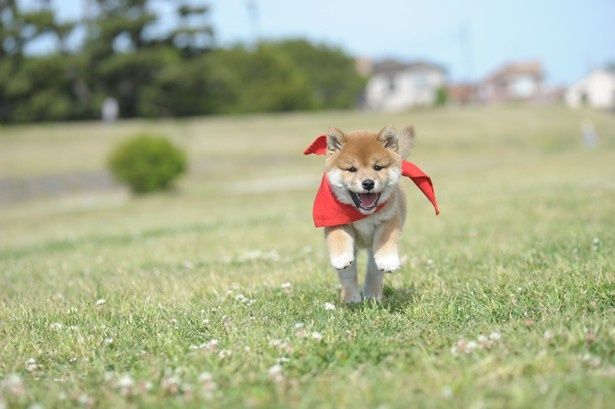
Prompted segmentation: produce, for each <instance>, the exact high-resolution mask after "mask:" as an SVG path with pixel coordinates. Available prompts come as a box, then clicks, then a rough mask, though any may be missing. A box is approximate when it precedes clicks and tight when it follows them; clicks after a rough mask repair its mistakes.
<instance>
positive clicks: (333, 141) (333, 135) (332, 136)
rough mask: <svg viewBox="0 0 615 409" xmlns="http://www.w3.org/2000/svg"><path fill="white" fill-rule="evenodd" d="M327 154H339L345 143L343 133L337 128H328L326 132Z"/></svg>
mask: <svg viewBox="0 0 615 409" xmlns="http://www.w3.org/2000/svg"><path fill="white" fill-rule="evenodd" d="M326 135H327V153H328V154H332V153H335V152H339V151H340V150H341V149H342V146H344V144H345V143H346V136H345V135H344V132H342V131H340V130H339V129H337V128H329V129H328V130H327V134H326Z"/></svg>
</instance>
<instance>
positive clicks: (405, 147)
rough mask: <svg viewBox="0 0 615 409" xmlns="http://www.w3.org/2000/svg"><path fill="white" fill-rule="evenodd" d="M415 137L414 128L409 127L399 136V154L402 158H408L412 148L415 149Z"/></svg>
mask: <svg viewBox="0 0 615 409" xmlns="http://www.w3.org/2000/svg"><path fill="white" fill-rule="evenodd" d="M414 142H415V136H414V128H413V127H411V126H407V127H405V128H404V129H402V130H401V132H400V134H399V154H400V155H401V157H402V158H407V157H408V155H409V154H410V151H411V150H412V148H414Z"/></svg>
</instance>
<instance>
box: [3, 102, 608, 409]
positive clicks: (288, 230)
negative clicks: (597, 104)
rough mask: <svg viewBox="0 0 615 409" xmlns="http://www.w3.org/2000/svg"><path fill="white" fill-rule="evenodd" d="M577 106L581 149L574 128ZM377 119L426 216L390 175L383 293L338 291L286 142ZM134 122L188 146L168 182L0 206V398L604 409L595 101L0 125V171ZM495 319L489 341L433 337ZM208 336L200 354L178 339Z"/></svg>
mask: <svg viewBox="0 0 615 409" xmlns="http://www.w3.org/2000/svg"><path fill="white" fill-rule="evenodd" d="M587 118H589V119H590V120H591V121H592V122H593V123H594V125H595V126H596V129H597V131H598V133H599V135H600V137H601V140H600V145H599V147H598V148H597V149H595V150H587V149H584V148H583V147H582V146H581V142H580V139H581V138H580V129H581V123H582V121H583V120H585V119H587ZM386 123H395V124H397V125H405V124H408V123H412V124H414V125H415V127H416V130H417V136H418V143H417V147H416V149H415V152H414V153H413V155H412V158H411V160H413V161H414V162H416V163H417V164H419V165H420V166H421V167H422V168H423V169H424V170H425V171H426V172H428V173H429V174H430V175H431V176H432V178H433V180H434V182H435V185H436V189H437V193H438V197H439V201H440V205H441V209H442V213H441V215H440V216H438V217H435V216H434V215H433V210H432V209H431V207H430V205H429V204H428V202H427V201H426V200H425V199H424V198H423V197H422V196H421V194H420V192H418V191H417V190H416V189H415V188H414V187H411V186H408V189H407V191H408V199H409V215H408V222H407V225H406V232H405V235H404V238H403V240H402V250H403V255H405V256H406V257H407V259H406V263H405V265H404V267H403V269H402V271H401V272H399V273H395V274H393V275H388V276H387V278H386V291H385V293H386V295H387V297H386V300H385V301H384V302H382V303H381V304H373V303H366V304H364V305H360V306H357V307H352V308H349V307H345V306H343V305H340V304H339V301H338V292H337V289H336V286H337V282H336V276H335V274H334V272H333V271H332V270H331V268H330V267H329V265H328V263H327V257H326V253H325V250H324V245H323V243H322V232H320V231H318V230H316V229H314V228H313V227H312V221H311V215H310V211H311V204H312V203H311V202H312V199H313V194H314V191H315V189H316V187H317V184H318V181H319V178H320V175H321V166H322V162H321V159H319V158H316V157H303V156H302V155H301V152H302V150H303V148H304V147H305V146H306V145H307V144H308V143H309V142H311V140H312V139H313V137H314V136H315V135H317V134H318V133H319V132H321V131H322V130H324V129H325V128H326V127H327V126H329V125H336V126H339V127H341V128H342V129H344V128H346V129H353V128H362V127H366V128H370V129H377V128H380V127H382V126H383V125H385V124H386ZM148 130H156V131H157V132H163V133H164V132H166V133H167V134H169V135H170V136H171V137H172V138H173V139H174V140H175V141H176V142H177V143H179V144H180V145H182V146H184V147H185V148H186V149H187V150H188V152H189V156H190V163H191V169H190V172H189V174H188V176H187V177H186V178H184V179H183V180H182V181H181V183H180V184H179V186H178V188H177V189H176V190H175V191H173V192H170V193H166V194H158V195H153V196H148V197H139V198H132V197H130V196H129V195H128V194H127V193H125V192H123V191H93V192H88V193H82V194H74V195H71V196H64V197H59V198H58V197H50V198H40V199H35V200H30V201H28V202H23V203H13V204H5V205H4V207H3V208H2V209H1V212H0V340H1V341H0V384H1V385H2V386H0V407H1V406H2V403H4V405H6V406H9V407H12V406H16V407H20V406H26V407H27V406H29V405H31V404H32V403H40V404H41V405H43V406H44V407H73V406H74V407H81V406H86V407H87V406H94V407H109V408H117V407H160V408H168V407H204V406H205V407H214V408H215V407H250V408H276V407H293V408H308V407H309V408H311V407H319V408H320V407H323V408H327V407H331V408H333V407H335V408H339V407H352V408H363V407H365V408H408V407H425V408H431V407H442V408H448V407H463V408H482V407H485V408H487V407H488V408H494V407H495V408H497V407H513V408H514V407H519V408H525V407H540V408H561V407H576V408H607V407H613V406H612V405H613V402H614V401H615V256H614V254H613V249H614V245H615V204H614V203H615V182H614V179H613V177H614V174H615V172H614V171H615V165H614V164H615V117H613V116H612V115H608V114H601V113H596V112H584V111H581V112H579V111H568V110H566V109H564V108H559V107H552V108H548V107H534V108H527V107H526V108H524V107H510V108H472V109H463V110H459V109H447V110H434V111H418V112H412V113H403V114H373V113H369V114H367V113H361V112H339V113H323V114H293V115H271V116H246V117H228V118H211V119H195V120H186V121H156V122H145V121H131V122H126V123H120V124H118V125H114V126H104V125H99V124H94V123H89V124H61V125H41V126H27V127H9V128H0V169H1V172H2V177H12V178H14V177H32V176H37V175H44V174H62V173H66V172H82V171H96V170H98V169H102V168H103V166H104V163H105V156H106V154H107V152H108V151H109V149H110V148H111V146H112V145H113V144H114V143H116V142H117V141H118V140H121V139H123V138H125V137H127V136H130V134H131V133H134V132H138V131H148ZM286 282H289V283H291V288H282V285H283V283H286ZM285 287H286V286H285ZM100 299H104V300H105V301H106V302H105V303H104V304H102V305H96V302H97V300H100ZM325 303H334V304H335V305H336V309H335V310H327V309H326V308H325ZM296 324H302V325H303V327H302V328H299V329H297V328H295V326H296ZM314 332H317V333H319V334H320V335H321V336H322V339H321V340H317V339H314V338H313V333H314ZM494 332H495V333H499V334H500V335H501V338H500V339H499V340H494V341H490V342H489V344H490V345H489V346H490V347H489V348H486V347H485V348H480V347H478V348H476V349H474V350H472V351H470V352H469V353H465V352H459V353H453V352H452V351H451V348H452V347H453V346H454V345H456V344H457V343H458V342H459V341H460V340H465V341H466V342H470V341H473V340H477V339H478V338H479V336H481V335H483V336H489V334H492V333H494ZM302 335H305V336H302ZM316 338H318V336H316ZM212 339H215V340H218V346H217V350H215V351H208V350H207V348H204V349H203V348H202V349H196V350H195V349H194V347H191V346H200V345H202V344H204V343H207V342H208V341H210V340H212ZM111 340H112V341H111ZM221 351H224V352H222V353H221ZM30 358H33V359H34V361H35V364H32V363H31V364H30V365H29V366H30V368H29V369H30V370H31V371H28V370H27V369H28V368H27V366H28V365H27V361H28V360H29V359H30ZM278 362H280V365H281V373H276V371H275V370H272V372H273V373H272V374H270V373H269V372H270V368H272V367H274V365H276V363H278ZM203 372H209V373H211V375H212V377H213V382H214V383H215V385H216V388H215V389H214V388H213V387H212V383H211V382H207V381H205V382H204V381H202V380H201V381H200V380H199V375H200V374H201V373H203ZM15 375H16V376H18V378H17V377H16V376H15ZM127 375H128V376H129V377H127ZM130 379H132V380H134V385H133V386H130V382H128V381H129V380H130ZM17 380H19V382H17ZM122 385H123V386H122ZM609 402H610V403H609Z"/></svg>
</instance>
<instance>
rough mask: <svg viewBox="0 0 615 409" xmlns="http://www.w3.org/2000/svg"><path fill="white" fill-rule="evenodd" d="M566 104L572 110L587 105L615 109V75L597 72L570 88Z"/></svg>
mask: <svg viewBox="0 0 615 409" xmlns="http://www.w3.org/2000/svg"><path fill="white" fill-rule="evenodd" d="M565 99H566V104H568V106H570V107H572V108H579V107H582V106H583V105H587V106H589V107H591V108H598V109H612V108H615V74H613V73H610V72H608V71H605V70H596V71H593V72H592V73H590V74H589V75H588V76H586V77H585V78H583V79H582V80H580V81H579V82H577V83H576V84H574V85H572V86H570V87H569V88H568V90H567V91H566V97H565Z"/></svg>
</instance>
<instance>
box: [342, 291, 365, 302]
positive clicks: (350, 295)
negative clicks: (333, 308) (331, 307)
mask: <svg viewBox="0 0 615 409" xmlns="http://www.w3.org/2000/svg"><path fill="white" fill-rule="evenodd" d="M342 301H343V302H344V303H346V304H355V303H359V302H361V301H363V299H362V297H361V293H360V292H359V289H358V288H356V287H355V288H343V289H342Z"/></svg>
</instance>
